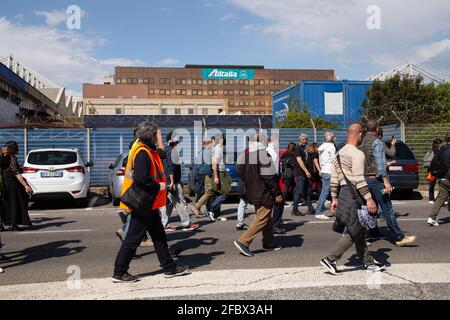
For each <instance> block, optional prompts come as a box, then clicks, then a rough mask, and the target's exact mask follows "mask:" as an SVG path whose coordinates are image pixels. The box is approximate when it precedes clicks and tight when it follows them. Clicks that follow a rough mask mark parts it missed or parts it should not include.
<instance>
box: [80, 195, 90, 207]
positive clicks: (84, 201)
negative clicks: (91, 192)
mask: <svg viewBox="0 0 450 320" xmlns="http://www.w3.org/2000/svg"><path fill="white" fill-rule="evenodd" d="M77 205H78V207H80V208H87V207H88V206H89V197H86V198H82V199H78V200H77Z"/></svg>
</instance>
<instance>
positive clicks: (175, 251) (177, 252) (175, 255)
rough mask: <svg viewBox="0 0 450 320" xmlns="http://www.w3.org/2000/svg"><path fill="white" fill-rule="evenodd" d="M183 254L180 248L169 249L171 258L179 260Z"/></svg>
mask: <svg viewBox="0 0 450 320" xmlns="http://www.w3.org/2000/svg"><path fill="white" fill-rule="evenodd" d="M182 252H183V250H181V249H180V248H177V249H172V248H169V253H170V257H171V258H172V259H173V258H178V256H179V255H180V254H181V253H182Z"/></svg>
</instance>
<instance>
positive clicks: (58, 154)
mask: <svg viewBox="0 0 450 320" xmlns="http://www.w3.org/2000/svg"><path fill="white" fill-rule="evenodd" d="M76 162H77V154H76V153H75V152H70V151H43V152H32V153H30V155H29V156H28V163H29V164H34V165H38V166H45V165H66V164H72V163H76Z"/></svg>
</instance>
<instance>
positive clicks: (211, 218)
mask: <svg viewBox="0 0 450 320" xmlns="http://www.w3.org/2000/svg"><path fill="white" fill-rule="evenodd" d="M208 217H209V220H211V221H212V222H216V218H214V212H208Z"/></svg>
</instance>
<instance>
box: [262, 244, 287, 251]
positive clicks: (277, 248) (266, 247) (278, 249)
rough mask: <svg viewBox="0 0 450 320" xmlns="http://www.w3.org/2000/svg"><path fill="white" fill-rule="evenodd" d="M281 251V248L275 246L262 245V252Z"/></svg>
mask: <svg viewBox="0 0 450 320" xmlns="http://www.w3.org/2000/svg"><path fill="white" fill-rule="evenodd" d="M281 249H283V248H282V247H281V246H277V245H272V246H268V245H266V244H263V250H264V251H268V252H270V251H280V250H281Z"/></svg>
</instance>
